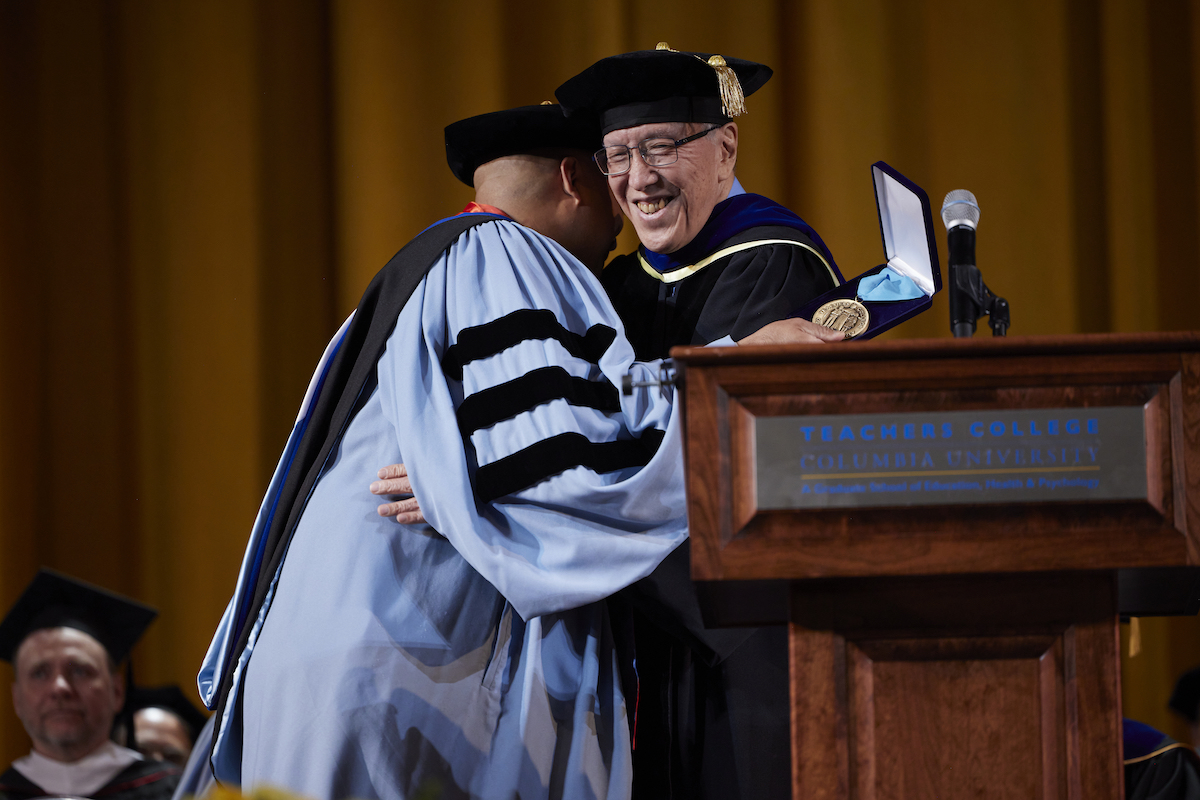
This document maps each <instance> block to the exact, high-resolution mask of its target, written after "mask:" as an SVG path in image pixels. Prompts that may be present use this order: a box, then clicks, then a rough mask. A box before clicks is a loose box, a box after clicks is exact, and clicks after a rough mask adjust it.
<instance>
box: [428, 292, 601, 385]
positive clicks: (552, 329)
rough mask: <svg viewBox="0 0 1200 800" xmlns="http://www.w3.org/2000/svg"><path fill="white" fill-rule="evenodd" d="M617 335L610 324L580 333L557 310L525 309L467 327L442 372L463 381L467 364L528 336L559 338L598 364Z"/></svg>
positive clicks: (571, 350) (575, 352) (570, 349)
mask: <svg viewBox="0 0 1200 800" xmlns="http://www.w3.org/2000/svg"><path fill="white" fill-rule="evenodd" d="M615 338H617V332H616V331H615V330H613V329H612V328H610V327H608V326H607V325H593V326H592V327H590V328H588V332H587V334H585V335H583V336H580V335H579V334H578V333H574V332H572V331H569V330H567V329H566V328H564V327H563V326H562V323H561V322H559V321H558V317H556V316H554V312H552V311H547V310H545V309H531V308H524V309H521V310H520V311H514V312H512V313H511V314H506V315H504V316H503V317H500V319H497V320H492V321H491V322H489V323H487V324H485V325H476V326H474V327H471V328H463V329H462V331H460V332H459V334H458V341H457V342H456V343H455V344H453V345H451V346H450V347H449V348H448V349H447V350H446V353H445V355H444V356H442V371H443V372H445V373H446V375H447V376H449V377H452V378H454V379H455V380H460V381H461V380H462V370H463V366H465V365H466V364H470V363H471V362H472V361H476V360H478V359H481V358H487V357H488V356H494V355H496V354H497V353H499V352H502V351H504V350H507V349H508V348H510V347H512V346H513V345H517V344H520V343H521V342H524V341H526V340H528V339H557V340H558V341H559V342H560V343H561V344H562V346H563V347H565V348H566V349H567V352H568V353H570V354H571V355H573V356H575V357H576V358H582V359H584V360H585V361H590V362H591V363H593V364H597V363H599V362H600V357H601V356H602V355H604V351H605V350H607V349H608V346H609V345H611V344H612V343H613V339H615Z"/></svg>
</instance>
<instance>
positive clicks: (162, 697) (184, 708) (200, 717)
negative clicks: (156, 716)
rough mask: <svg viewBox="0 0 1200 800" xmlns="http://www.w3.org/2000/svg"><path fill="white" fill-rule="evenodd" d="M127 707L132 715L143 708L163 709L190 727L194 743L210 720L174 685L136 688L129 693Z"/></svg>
mask: <svg viewBox="0 0 1200 800" xmlns="http://www.w3.org/2000/svg"><path fill="white" fill-rule="evenodd" d="M125 707H126V709H128V711H129V712H130V713H137V712H138V711H141V710H142V709H143V708H162V709H166V710H167V711H170V712H171V713H173V714H176V715H177V716H178V717H179V718H180V719H182V720H183V721H184V724H186V725H187V726H188V735H189V736H191V737H192V741H193V742H194V741H196V734H197V733H199V732H200V729H201V728H203V727H204V723H205V722H206V721H207V720H208V717H207V716H205V715H204V713H203V712H201V711H200V709H198V708H196V704H195V703H193V702H191V701H190V700H188V699H187V695H185V694H184V693H183V690H182V689H180V688H179V687H178V686H177V685H175V684H173V683H172V684H168V685H166V686H136V687H134V689H133V691H132V692H130V693H129V700H128V701H127V702H126V704H125Z"/></svg>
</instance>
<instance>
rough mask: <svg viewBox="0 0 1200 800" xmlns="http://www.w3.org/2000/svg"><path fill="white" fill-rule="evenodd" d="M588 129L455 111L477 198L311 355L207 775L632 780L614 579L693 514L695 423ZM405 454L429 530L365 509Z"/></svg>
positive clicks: (359, 789) (454, 791)
mask: <svg viewBox="0 0 1200 800" xmlns="http://www.w3.org/2000/svg"><path fill="white" fill-rule="evenodd" d="M599 144H600V142H599V135H598V129H597V128H596V127H595V126H594V125H593V124H589V123H586V122H581V121H579V119H578V118H576V119H575V120H567V119H566V118H564V117H563V115H562V114H561V112H560V110H559V109H558V108H557V107H554V106H549V105H547V106H531V107H526V108H522V109H514V110H511V111H506V112H497V113H496V114H488V115H483V116H481V117H476V118H472V119H469V120H464V121H462V122H460V123H456V124H455V125H452V126H450V127H449V128H447V130H446V145H447V157H448V161H449V163H450V166H451V169H452V170H453V171H454V173H455V175H456V176H457V177H459V178H460V179H461V180H463V181H464V182H466V183H468V184H473V186H474V188H475V190H476V197H475V202H473V203H472V204H471V205H469V206H468V208H467V209H466V210H465V211H464V213H462V214H459V215H457V216H455V217H451V218H449V219H447V220H444V221H443V222H441V223H439V224H436V225H434V226H432V227H430V228H429V229H427V230H426V231H425V232H424V233H422V234H421V235H420V236H418V237H417V238H416V239H415V240H414V241H413V242H412V243H410V244H409V245H408V246H407V247H406V248H405V249H404V250H402V251H401V252H400V253H398V254H397V256H396V257H395V258H393V259H392V261H391V262H389V264H388V266H387V267H385V269H384V270H383V271H382V272H381V273H380V274H379V275H378V276H377V277H376V279H375V281H373V282H372V285H371V287H370V288H369V289H368V290H367V293H366V295H364V298H363V301H362V302H361V303H360V305H359V307H358V310H357V311H356V312H355V314H354V315H353V317H352V318H351V320H349V321H348V322H347V324H346V325H345V326H343V330H342V331H339V333H338V334H337V335H336V336H335V338H334V340H333V342H332V343H331V345H330V348H329V350H328V351H327V354H326V357H325V358H323V359H322V363H321V365H320V366H319V367H318V369H317V372H316V375H315V376H314V379H313V383H312V384H311V387H310V390H309V393H308V397H307V398H306V400H305V404H304V406H303V407H302V409H301V413H300V416H299V419H298V420H297V425H296V429H295V431H294V433H293V436H292V439H291V440H290V441H289V443H288V446H287V448H286V450H285V453H284V456H283V458H282V459H281V461H280V466H279V468H278V470H277V472H276V475H275V477H274V478H273V479H272V483H271V487H270V489H269V491H268V494H267V496H266V498H265V500H264V502H263V505H262V509H261V511H260V514H259V518H258V521H257V522H256V524H255V528H254V531H253V532H252V535H251V541H250V544H249V547H248V548H247V552H246V556H245V560H244V561H243V571H242V574H241V576H240V577H239V579H238V590H237V593H236V594H235V596H234V598H233V600H232V601H231V603H230V605H229V607H228V609H227V611H226V614H225V616H224V618H223V619H222V622H221V626H220V628H219V629H218V631H217V634H216V637H215V638H214V640H213V644H212V645H211V647H210V649H209V654H208V657H207V658H206V661H205V665H204V667H203V669H202V671H201V674H200V686H201V692H202V695H204V696H205V699H206V702H208V704H209V706H210V708H211V707H216V708H218V711H217V714H216V715H215V716H216V719H217V720H218V724H217V726H216V730H215V735H214V736H215V743H214V748H213V761H212V763H213V767H214V771H215V774H216V777H217V778H218V780H221V781H229V782H234V783H239V784H242V785H244V786H247V787H252V786H254V785H255V784H259V783H269V784H274V785H277V786H281V787H284V788H287V789H290V790H292V791H295V792H297V793H299V794H302V795H306V796H310V797H314V798H342V797H351V796H352V797H360V798H375V797H380V798H382V797H388V798H403V797H412V796H415V795H416V794H417V793H420V792H428V793H429V795H430V796H439V797H444V798H458V797H468V796H469V797H473V798H474V797H478V798H504V800H509V798H512V797H517V796H519V797H522V798H525V800H534V798H539V797H570V798H580V799H581V800H587V799H588V798H612V799H613V800H618V799H619V798H625V797H628V793H629V790H630V785H631V764H630V742H629V724H628V722H627V719H626V716H627V714H628V713H629V712H630V709H631V706H632V702H631V701H630V702H627V701H626V695H625V693H624V684H623V682H622V679H621V674H620V673H621V666H622V665H621V664H620V663H619V662H618V659H617V656H616V645H615V642H614V632H613V628H612V625H611V622H610V618H609V615H608V610H607V606H606V604H605V603H604V602H603V600H604V598H606V597H608V596H609V595H611V594H612V593H613V592H615V591H617V590H619V589H621V588H623V587H625V586H627V585H628V584H630V583H631V582H633V581H635V580H637V579H639V578H642V577H644V576H646V575H648V574H649V573H650V572H651V571H652V570H653V569H654V567H655V566H656V565H657V564H658V563H659V562H660V561H661V560H662V559H663V558H664V557H665V556H666V555H667V554H668V553H669V552H670V551H671V550H672V549H674V548H675V547H676V546H678V545H679V543H680V542H681V541H682V540H683V537H684V534H685V521H684V516H683V514H684V501H683V475H682V465H681V456H680V439H679V437H680V431H679V425H678V419H677V417H676V416H675V415H674V414H673V412H672V406H671V402H670V397H669V396H667V395H664V394H663V393H661V392H659V391H658V390H657V389H650V390H643V389H638V390H635V391H634V392H633V393H632V394H631V395H629V396H624V395H622V394H621V393H620V392H619V391H618V390H617V388H616V386H617V385H619V384H621V382H622V379H623V378H625V377H626V376H627V375H631V374H632V376H633V377H634V378H635V379H636V381H643V380H647V379H652V378H654V377H656V375H657V371H656V368H655V367H654V366H653V365H651V366H647V365H642V364H636V363H634V356H633V350H632V348H631V347H630V345H629V343H628V341H627V340H626V339H625V337H624V335H623V332H622V325H621V322H620V320H619V318H618V317H617V316H616V314H615V313H614V312H613V309H612V306H611V304H610V303H609V301H608V298H607V297H606V296H605V294H604V291H603V288H602V287H601V286H600V283H599V281H598V280H596V278H595V277H594V275H593V274H592V273H591V272H589V268H591V269H594V270H598V269H599V267H600V266H601V265H602V263H603V260H604V258H605V256H606V254H607V252H608V251H609V250H611V248H612V246H613V242H614V237H615V235H616V233H617V231H618V230H619V228H620V215H619V212H618V210H617V208H616V207H615V206H614V204H613V201H612V197H611V195H610V194H609V192H608V189H607V186H606V183H605V179H604V177H603V176H602V175H601V174H600V172H599V171H598V170H597V169H596V165H595V164H594V163H593V162H592V160H591V154H592V152H594V150H595V149H596V148H597V147H598V146H599ZM400 461H403V462H405V463H406V464H407V465H408V467H409V469H410V473H411V474H412V475H413V476H414V477H413V479H412V483H413V489H414V492H415V494H416V496H417V498H418V499H419V501H420V507H421V509H422V511H423V513H424V516H425V518H427V519H428V521H429V524H428V525H425V524H419V525H418V524H414V525H405V526H398V525H396V524H394V523H392V522H389V521H387V520H385V519H383V518H381V517H380V516H378V515H377V514H376V513H375V504H376V501H375V499H374V498H373V496H372V495H371V494H370V493H369V492H367V491H366V487H365V486H364V485H363V483H364V482H363V480H362V476H363V475H365V474H368V473H373V472H374V471H375V468H376V467H377V466H378V465H380V464H389V463H395V462H400Z"/></svg>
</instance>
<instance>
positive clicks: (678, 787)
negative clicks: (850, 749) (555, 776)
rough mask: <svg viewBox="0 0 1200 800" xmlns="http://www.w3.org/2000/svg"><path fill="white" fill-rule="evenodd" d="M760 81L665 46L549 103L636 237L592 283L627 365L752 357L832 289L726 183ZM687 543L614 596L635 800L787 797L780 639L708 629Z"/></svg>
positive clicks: (731, 181) (801, 246)
mask: <svg viewBox="0 0 1200 800" xmlns="http://www.w3.org/2000/svg"><path fill="white" fill-rule="evenodd" d="M770 77H771V69H770V68H769V67H767V66H764V65H763V64H757V63H754V62H752V61H743V60H741V59H736V58H722V57H721V56H717V55H712V54H709V53H686V52H677V51H675V50H672V49H670V48H669V47H668V46H667V45H666V44H665V43H663V44H659V45H658V48H657V49H656V50H647V51H640V52H635V53H624V54H622V55H617V56H612V57H610V58H605V59H602V60H601V61H599V62H597V63H595V64H593V65H592V66H591V67H589V68H588V69H586V70H584V71H583V72H582V73H580V74H579V75H577V76H575V77H574V78H572V79H570V80H568V81H567V82H566V83H564V84H563V85H562V86H560V87H559V88H558V90H557V91H556V93H555V94H556V95H557V97H558V100H559V102H560V103H561V104H562V106H563V110H564V112H565V113H567V115H568V116H573V115H576V114H583V115H587V116H595V117H597V118H599V119H600V121H601V125H602V134H603V136H604V147H602V148H601V149H599V150H598V151H597V152H596V154H595V161H596V163H597V165H599V167H600V170H601V171H602V172H603V173H604V174H605V175H607V176H608V185H609V188H610V189H611V190H612V193H613V195H614V196H615V197H616V200H617V203H618V204H619V205H620V207H621V209H622V211H624V212H625V215H626V216H627V217H628V218H629V220H630V221H631V222H632V223H633V227H634V229H635V230H636V231H637V234H638V237H639V239H641V246H640V247H639V248H638V250H637V252H635V253H631V254H629V255H625V256H621V257H618V258H616V259H614V260H613V261H612V262H610V263H609V265H608V266H607V267H606V268H605V270H604V273H603V275H602V276H601V281H602V282H603V284H604V288H605V289H606V290H607V292H608V295H609V297H610V298H611V299H612V302H613V305H614V306H615V307H616V310H617V313H618V314H619V315H620V317H621V320H622V322H623V323H624V325H625V332H626V335H627V336H628V337H629V340H630V342H631V343H632V344H633V347H634V351H635V353H636V355H637V357H638V358H639V359H653V358H663V357H665V356H667V354H668V351H669V350H670V348H671V347H674V346H676V345H689V344H691V345H703V344H710V343H713V342H717V343H728V344H733V343H734V342H741V343H743V344H749V343H751V342H755V343H757V342H759V341H762V336H761V335H759V336H756V337H754V338H753V339H751V340H750V341H746V340H747V337H750V336H751V335H752V334H755V333H757V332H759V331H760V329H762V328H763V327H764V326H766V325H767V324H768V323H772V322H775V321H777V320H781V319H784V318H786V317H788V315H789V314H791V313H792V312H793V311H795V310H796V309H798V308H800V307H801V306H802V305H804V304H806V303H808V302H809V301H811V300H812V299H813V298H815V297H817V296H819V295H821V294H823V293H824V292H826V291H828V290H830V289H832V288H833V287H835V286H837V285H838V284H840V283H841V282H842V278H841V275H840V274H839V273H838V271H837V267H836V265H835V264H834V261H833V256H832V255H831V254H830V252H829V250H828V249H827V248H826V247H825V245H824V243H823V242H822V241H821V238H820V237H819V236H818V235H817V234H816V232H815V231H814V230H813V229H812V228H810V227H809V226H808V225H807V224H806V223H805V222H804V221H803V220H802V219H800V217H798V216H796V215H795V214H794V213H792V212H791V211H789V210H788V209H786V208H784V207H783V206H781V205H779V204H778V203H775V202H774V201H772V200H769V199H767V198H765V197H762V196H760V195H755V194H748V193H747V192H746V191H745V190H744V189H743V188H742V186H741V184H740V183H739V182H738V180H737V177H736V175H735V167H736V165H737V150H738V127H737V124H736V123H735V122H733V118H734V117H736V116H738V115H740V114H743V113H745V105H744V103H745V96H746V95H749V94H751V93H753V92H755V91H756V90H758V89H759V88H760V87H761V86H762V85H763V84H765V83H766V82H767V80H768V79H769V78H770ZM769 330H771V329H768V331H769ZM795 340H796V339H793V341H795ZM687 545H688V543H687V542H685V543H684V545H683V546H681V547H679V548H678V549H676V550H675V551H674V552H673V553H672V554H671V555H670V556H669V557H668V558H667V560H665V561H664V562H663V563H662V564H661V565H660V566H659V567H658V569H657V570H656V571H655V572H654V573H653V574H652V575H651V576H649V577H648V578H646V579H644V580H642V581H639V582H638V583H636V584H634V585H633V586H631V587H630V588H629V589H627V590H625V591H624V592H622V593H621V595H619V597H620V598H623V599H624V600H626V601H628V602H629V604H630V606H631V607H632V609H633V611H632V614H633V620H634V627H635V638H636V659H637V661H636V664H637V674H638V681H639V686H638V690H637V691H638V696H639V711H638V714H637V718H636V730H635V736H636V746H635V751H634V797H635V798H650V797H654V798H672V797H673V798H706V797H712V798H733V797H742V798H774V797H780V798H783V797H790V796H791V791H790V753H789V747H788V742H789V738H790V737H789V730H788V711H787V709H788V668H787V633H786V629H785V628H784V627H783V626H776V627H771V628H760V629H757V630H753V631H747V630H744V629H743V630H739V631H732V630H709V629H706V628H705V627H704V624H703V621H702V619H701V615H700V610H699V603H698V601H697V597H696V589H695V586H694V584H692V582H691V580H690V575H689V564H690V549H689V547H688V546H687Z"/></svg>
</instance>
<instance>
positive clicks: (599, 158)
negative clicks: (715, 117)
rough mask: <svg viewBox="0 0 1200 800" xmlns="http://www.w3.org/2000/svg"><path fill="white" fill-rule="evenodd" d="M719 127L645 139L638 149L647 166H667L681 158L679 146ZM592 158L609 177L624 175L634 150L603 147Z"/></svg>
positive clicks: (624, 147) (630, 162) (621, 145)
mask: <svg viewBox="0 0 1200 800" xmlns="http://www.w3.org/2000/svg"><path fill="white" fill-rule="evenodd" d="M719 127H721V126H720V125H714V126H712V127H711V128H709V129H708V130H706V131H700V132H699V133H693V134H692V135H691V136H686V137H684V138H682V139H643V140H642V141H640V142H638V145H637V151H638V152H639V153H641V155H642V161H644V162H646V166H648V167H665V166H667V165H668V164H674V163H675V162H676V161H678V160H679V148H680V147H681V146H683V145H685V144H687V143H688V142H694V141H696V140H697V139H700V138H703V137H705V136H708V135H709V134H710V133H712V132H713V131H715V130H716V129H717V128H719ZM592 158H593V159H595V161H596V166H598V167H600V171H601V172H603V173H604V174H605V175H608V176H609V177H611V176H613V175H624V174H625V173H626V172H629V167H630V166H631V165H632V163H633V162H632V158H633V154H632V152H631V151H630V149H629V148H628V147H626V146H625V145H623V144H614V145H609V146H608V147H601V148H600V149H599V150H597V151H596V153H595V155H593V156H592Z"/></svg>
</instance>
